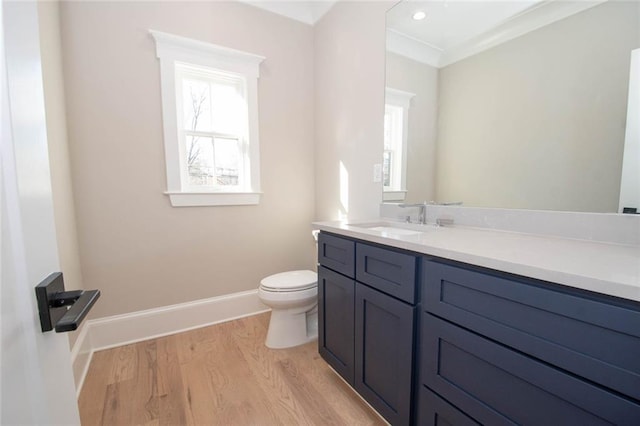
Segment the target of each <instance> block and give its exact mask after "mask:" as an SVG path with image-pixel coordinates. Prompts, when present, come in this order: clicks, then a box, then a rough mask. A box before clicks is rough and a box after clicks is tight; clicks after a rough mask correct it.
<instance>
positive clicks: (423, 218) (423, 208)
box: [398, 201, 427, 225]
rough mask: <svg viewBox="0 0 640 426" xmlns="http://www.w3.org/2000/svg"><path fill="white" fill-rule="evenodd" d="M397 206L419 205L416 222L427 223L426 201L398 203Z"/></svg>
mask: <svg viewBox="0 0 640 426" xmlns="http://www.w3.org/2000/svg"><path fill="white" fill-rule="evenodd" d="M398 207H403V208H404V207H420V213H419V214H418V223H420V225H426V224H427V202H426V201H425V202H423V203H416V204H398Z"/></svg>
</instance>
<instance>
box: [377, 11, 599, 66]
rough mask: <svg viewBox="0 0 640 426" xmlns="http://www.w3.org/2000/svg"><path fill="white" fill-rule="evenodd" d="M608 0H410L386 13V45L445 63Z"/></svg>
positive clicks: (435, 63)
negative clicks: (419, 16)
mask: <svg viewBox="0 0 640 426" xmlns="http://www.w3.org/2000/svg"><path fill="white" fill-rule="evenodd" d="M603 1H606V0H489V1H487V0H431V1H424V0H419V1H413V0H405V1H403V2H401V3H399V4H397V5H396V6H394V7H393V8H392V9H391V10H390V11H389V12H388V13H387V50H389V51H391V52H394V53H397V54H400V55H403V56H407V57H410V58H411V59H414V60H417V61H420V62H423V63H426V64H428V65H432V66H435V67H443V66H446V65H449V64H451V63H453V62H456V61H458V60H460V59H463V58H465V57H468V56H471V55H473V54H476V53H479V52H481V51H483V50H486V49H489V48H491V47H494V46H496V45H498V44H501V43H504V42H506V41H508V40H511V39H513V38H516V37H519V36H521V35H523V34H526V33H528V32H530V31H533V30H536V29H538V28H541V27H543V26H545V25H549V24H551V23H552V22H555V21H558V20H561V19H564V18H566V17H568V16H571V15H573V14H575V13H578V12H580V11H582V10H585V9H588V8H590V7H593V6H596V5H597V4H600V3H602V2H603ZM417 11H423V12H425V13H426V15H427V16H426V18H425V19H423V20H421V21H416V20H414V19H413V17H412V16H413V14H414V13H415V12H417Z"/></svg>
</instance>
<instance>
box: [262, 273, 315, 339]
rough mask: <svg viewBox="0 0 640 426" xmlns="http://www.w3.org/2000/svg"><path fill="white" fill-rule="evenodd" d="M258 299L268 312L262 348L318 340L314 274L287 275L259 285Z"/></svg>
mask: <svg viewBox="0 0 640 426" xmlns="http://www.w3.org/2000/svg"><path fill="white" fill-rule="evenodd" d="M258 297H259V298H260V300H261V301H262V303H264V304H265V305H267V306H269V307H270V308H271V319H270V320H269V330H268V331H267V340H266V342H265V344H266V346H267V347H269V348H272V349H282V348H290V347H292V346H298V345H302V344H304V343H308V342H311V341H312V340H315V339H316V338H317V337H318V309H317V305H318V274H316V273H315V272H313V271H289V272H281V273H279V274H275V275H270V276H268V277H266V278H264V279H263V280H262V281H260V287H259V288H258Z"/></svg>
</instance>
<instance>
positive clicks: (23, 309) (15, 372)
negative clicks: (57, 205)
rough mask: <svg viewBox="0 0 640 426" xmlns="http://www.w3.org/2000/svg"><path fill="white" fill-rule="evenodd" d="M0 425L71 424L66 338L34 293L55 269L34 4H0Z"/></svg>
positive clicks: (73, 405)
mask: <svg viewBox="0 0 640 426" xmlns="http://www.w3.org/2000/svg"><path fill="white" fill-rule="evenodd" d="M0 15H1V18H2V19H1V22H2V27H1V31H0V37H2V40H1V43H0V47H1V51H0V63H1V66H0V72H1V74H2V75H1V77H2V79H1V85H0V93H1V95H2V96H1V97H2V99H1V101H2V104H1V110H0V111H1V113H2V124H1V125H2V127H1V136H2V139H1V140H0V169H1V170H0V187H1V188H0V189H1V194H2V196H1V201H0V203H1V209H0V222H1V231H2V246H1V249H0V250H1V251H0V255H1V258H2V262H1V266H0V270H1V275H2V281H1V292H0V299H1V300H0V302H1V303H0V321H1V323H0V328H1V339H0V368H1V371H0V373H1V376H0V377H1V379H2V387H1V389H0V424H2V425H14V424H35V425H47V424H64V425H73V424H79V423H80V418H79V415H78V407H77V402H76V398H75V389H74V385H73V377H72V370H71V356H70V352H69V344H68V341H67V336H66V335H64V334H57V333H55V332H53V331H51V332H47V333H42V332H41V331H40V323H39V319H38V310H37V304H36V300H35V292H34V287H35V286H36V284H38V283H39V282H40V281H41V280H42V279H43V278H45V277H46V276H47V275H49V274H50V273H51V272H54V271H58V270H59V268H60V266H59V262H58V253H57V248H56V236H55V230H54V222H53V204H52V199H51V182H50V176H49V158H48V150H47V139H46V127H45V115H44V95H43V89H42V72H41V63H40V50H39V49H40V48H39V41H38V14H37V8H36V3H35V2H13V1H2V3H1V6H0Z"/></svg>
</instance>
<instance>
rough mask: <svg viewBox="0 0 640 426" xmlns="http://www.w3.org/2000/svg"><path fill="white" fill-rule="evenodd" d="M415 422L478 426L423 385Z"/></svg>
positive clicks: (430, 425) (429, 424)
mask: <svg viewBox="0 0 640 426" xmlns="http://www.w3.org/2000/svg"><path fill="white" fill-rule="evenodd" d="M417 424H419V425H420V426H480V423H478V422H476V421H474V420H473V419H471V417H469V416H467V415H466V414H464V413H463V412H462V411H460V410H458V409H457V408H456V407H454V406H453V405H451V404H449V403H448V402H447V401H445V400H444V399H442V398H440V397H439V396H438V395H437V394H435V393H433V392H432V391H431V390H429V389H428V388H427V387H425V386H420V401H419V406H418V421H417Z"/></svg>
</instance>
